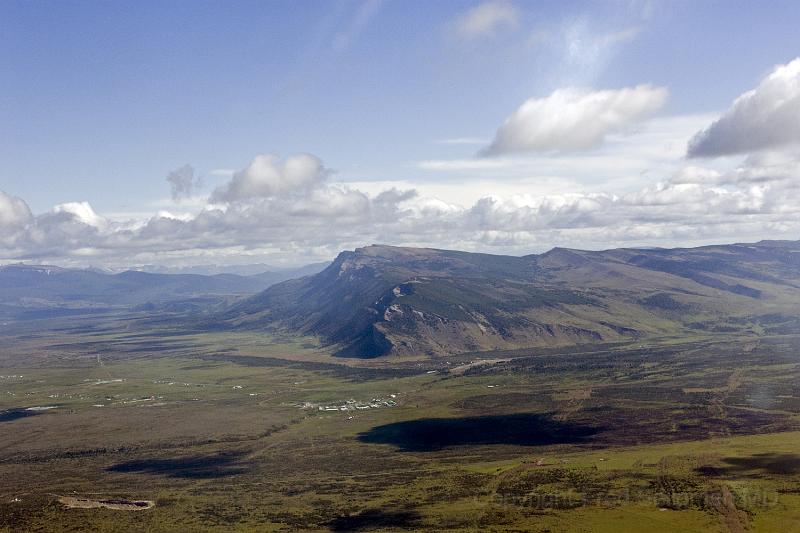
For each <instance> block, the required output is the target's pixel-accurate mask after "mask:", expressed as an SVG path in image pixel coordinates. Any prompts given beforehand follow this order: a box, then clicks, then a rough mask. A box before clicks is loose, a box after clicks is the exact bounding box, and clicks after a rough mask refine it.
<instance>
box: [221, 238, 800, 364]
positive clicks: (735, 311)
mask: <svg viewBox="0 0 800 533" xmlns="http://www.w3.org/2000/svg"><path fill="white" fill-rule="evenodd" d="M798 311H800V243H792V242H762V243H757V244H751V245H727V246H711V247H703V248H695V249H676V250H661V249H657V250H636V249H619V250H609V251H603V252H586V251H580V250H568V249H559V248H557V249H554V250H552V251H550V252H548V253H546V254H542V255H530V256H525V257H511V256H497V255H488V254H472V253H467V252H457V251H447V250H432V249H415V248H399V247H391V246H369V247H365V248H359V249H357V250H355V251H353V252H342V253H341V254H340V255H339V256H338V257H337V258H336V260H335V261H334V262H333V263H332V264H331V265H330V266H329V267H328V268H327V269H325V270H324V271H322V272H321V273H319V274H317V275H314V276H309V277H306V278H302V279H298V280H292V281H288V282H285V283H281V284H278V285H275V286H273V287H271V288H269V289H267V290H266V291H264V292H262V293H260V294H258V295H256V296H254V297H252V298H249V299H246V300H244V301H243V302H240V303H238V304H236V305H234V306H233V307H231V308H230V309H228V311H227V312H226V313H225V314H224V316H222V319H223V320H224V321H225V322H226V323H227V324H228V325H231V326H235V327H238V328H248V329H260V328H288V329H290V330H293V331H297V332H300V333H304V334H313V335H318V336H320V337H322V338H323V339H324V340H325V341H327V342H329V343H331V344H334V345H337V347H338V354H339V355H345V356H357V357H374V356H379V355H385V354H398V355H405V354H428V355H431V356H436V355H446V354H448V353H458V352H466V351H478V350H492V349H512V348H520V347H528V346H538V345H557V344H570V343H578V342H597V341H614V340H623V339H631V338H639V337H643V336H649V335H660V334H675V333H680V332H682V331H690V330H692V329H694V330H697V329H710V327H711V325H716V326H718V327H730V328H740V329H745V328H749V327H753V321H756V322H758V321H759V320H761V321H762V322H763V321H764V320H766V319H763V317H770V318H769V320H772V322H774V323H781V324H782V323H784V322H786V321H790V320H791V316H792V313H794V314H796V313H797V312H798ZM759 317H762V318H759ZM767 325H769V324H767Z"/></svg>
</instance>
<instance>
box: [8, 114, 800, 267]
mask: <svg viewBox="0 0 800 533" xmlns="http://www.w3.org/2000/svg"><path fill="white" fill-rule="evenodd" d="M678 122H679V123H683V122H686V124H691V121H678ZM686 124H684V126H685V125H686ZM663 128H664V129H666V126H663ZM654 129H655V130H656V131H655V132H650V133H649V135H655V136H656V137H657V138H660V136H662V135H664V133H663V132H662V131H661V129H660V128H654ZM668 152H669V150H668ZM309 157H310V158H311V159H307V160H305V161H306V163H309V162H315V164H311V165H310V168H313V169H318V170H319V169H324V168H325V167H324V165H323V164H322V162H321V161H320V160H319V159H318V158H316V157H314V156H309ZM289 159H292V158H289ZM596 161H602V159H599V160H596ZM288 162H289V160H287V162H286V163H280V162H279V161H278V160H277V159H275V158H273V159H272V165H271V166H269V165H268V167H269V168H272V167H277V168H278V169H279V170H280V172H278V175H279V176H283V175H284V174H286V173H287V172H288V173H289V174H292V175H293V176H296V175H302V176H309V175H318V173H315V172H311V171H308V170H306V171H302V172H301V171H299V170H297V169H294V170H288V169H289V168H294V167H293V165H289V164H288ZM562 163H563V162H562ZM612 163H613V158H611V159H609V160H608V161H607V164H608V165H609V172H610V171H611V170H610V169H611V167H612ZM587 164H588V163H587ZM299 166H300V167H304V166H305V165H299ZM589 166H591V164H590V165H589ZM798 167H800V161H798V160H797V159H796V158H790V157H787V156H785V155H782V156H777V155H776V156H769V157H767V156H766V155H765V156H763V157H753V158H750V159H748V160H746V161H744V162H743V163H742V164H741V165H740V166H739V167H736V168H733V169H727V170H724V169H722V170H721V169H718V168H706V167H701V166H692V167H687V168H684V169H677V170H675V171H672V172H670V173H669V174H664V176H665V177H668V178H669V176H671V178H669V179H666V180H660V181H658V182H655V183H653V182H650V183H647V182H645V183H644V184H642V183H641V181H640V182H639V183H640V184H639V186H638V187H636V188H633V189H629V190H620V189H614V188H606V189H604V190H602V189H596V190H589V189H588V188H587V187H583V186H581V185H580V184H579V183H573V184H571V185H570V186H569V187H566V186H564V183H563V181H559V180H556V181H554V182H553V184H552V185H548V186H546V187H539V188H537V183H536V181H535V180H534V181H530V182H529V183H530V186H528V185H525V186H523V187H522V188H519V189H513V188H507V187H496V188H494V189H490V190H492V192H493V194H492V196H485V195H484V196H481V197H475V198H473V199H472V200H470V201H469V202H463V203H456V200H455V195H453V194H449V192H448V191H450V190H452V189H448V188H446V187H443V186H442V185H439V188H438V189H437V188H428V189H425V191H426V192H425V193H422V192H420V191H418V190H415V189H414V188H406V186H405V185H403V186H402V187H403V188H400V186H393V185H392V184H389V183H386V184H384V185H383V186H382V187H373V188H372V189H371V190H370V191H369V192H365V191H364V190H360V189H358V188H357V187H358V184H357V183H353V184H349V185H345V184H342V183H338V184H329V183H325V182H320V181H319V180H318V179H315V180H310V181H309V180H307V179H301V180H299V182H295V181H292V180H289V181H290V182H291V183H292V184H293V185H292V186H291V187H288V188H287V186H286V185H285V184H284V185H281V186H280V187H277V186H275V185H274V184H273V182H272V181H269V182H268V183H271V184H272V185H270V189H269V191H271V193H270V194H253V195H238V196H231V197H229V198H228V199H227V200H226V201H225V202H224V203H220V202H216V203H208V204H206V205H204V206H202V207H201V208H199V209H197V210H195V211H194V212H192V213H180V214H174V213H171V212H167V211H159V212H157V213H155V214H151V215H148V216H146V217H142V218H136V219H134V218H131V219H129V220H124V219H122V218H121V217H120V216H118V215H117V216H114V217H108V216H102V215H100V214H98V213H96V212H95V211H94V209H92V207H91V205H89V204H88V203H86V202H72V203H65V204H60V205H58V206H56V207H55V208H54V209H53V210H51V211H49V212H47V213H44V214H40V215H38V216H33V215H31V214H30V211H29V210H28V209H27V205H25V203H24V202H23V201H22V200H20V199H18V198H13V197H11V196H9V195H6V194H0V217H2V218H0V220H1V221H2V222H0V224H2V226H3V231H2V232H1V233H0V259H3V260H15V259H35V260H39V261H48V262H57V263H65V264H84V265H85V264H89V263H91V264H97V263H100V262H102V263H103V264H105V265H107V266H130V265H136V264H147V263H165V264H168V263H170V262H184V263H185V262H186V261H192V260H198V261H206V262H207V261H209V260H212V261H214V262H226V261H230V260H233V259H234V258H235V259H241V257H243V256H248V257H260V258H261V259H262V260H271V258H274V257H281V258H287V257H290V256H292V255H294V254H302V256H303V257H304V260H306V261H313V260H317V259H326V258H330V257H331V256H333V255H334V254H335V253H336V252H338V251H339V250H341V249H345V248H353V247H356V246H360V245H363V244H365V243H371V242H385V243H388V244H398V245H412V246H414V245H416V246H434V247H439V248H458V249H465V250H476V251H484V252H495V253H514V254H524V253H531V252H537V251H542V250H544V249H547V248H549V247H551V246H555V245H560V246H575V247H581V248H604V247H614V246H639V245H662V246H667V245H671V244H675V245H677V244H680V245H684V246H685V245H690V244H699V243H706V242H709V241H725V240H736V241H742V240H748V239H751V238H752V239H753V240H758V239H761V238H764V237H770V238H781V237H783V238H797V236H798V235H800V184H798V183H797V180H796V179H790V178H789V177H790V176H796V172H797V169H798ZM273 170H274V168H273ZM242 172H244V171H242ZM242 172H240V173H237V177H234V178H232V179H231V183H229V184H228V187H225V188H223V190H224V191H228V190H230V189H231V187H230V185H231V184H233V183H235V182H236V180H237V179H239V180H241V179H243V178H242V177H241V174H242ZM323 173H326V172H323ZM259 175H260V174H259ZM259 183H260V182H259ZM280 183H284V182H283V181H281V182H280ZM485 183H487V184H490V182H485ZM604 183H605V185H604V186H605V187H608V182H604ZM558 184H561V187H560V188H559V186H558ZM453 187H460V188H462V189H463V188H464V187H463V185H461V186H459V185H456V184H454V185H453ZM486 188H488V185H487V187H485V188H484V190H485V189H486ZM276 190H280V191H283V192H281V193H279V194H278V193H274V192H275V191H276ZM515 190H516V191H517V192H515ZM10 206H11V207H10ZM309 254H311V255H309ZM227 258H230V259H227ZM267 258H269V259H267Z"/></svg>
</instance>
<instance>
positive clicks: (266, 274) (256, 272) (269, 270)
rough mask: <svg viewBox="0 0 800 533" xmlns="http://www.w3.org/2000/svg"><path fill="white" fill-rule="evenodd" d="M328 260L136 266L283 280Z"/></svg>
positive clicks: (149, 269)
mask: <svg viewBox="0 0 800 533" xmlns="http://www.w3.org/2000/svg"><path fill="white" fill-rule="evenodd" d="M329 264H330V263H329V262H322V263H311V264H308V265H303V266H300V267H292V268H284V267H276V266H272V265H267V264H264V263H251V264H246V265H215V264H207V265H192V266H185V267H168V266H163V265H144V266H142V267H139V268H137V269H136V270H140V271H142V272H150V273H152V274H199V275H202V276H214V275H216V274H235V275H237V276H259V277H261V278H262V279H266V278H269V279H275V280H276V281H274V282H275V283H277V282H278V281H285V280H287V279H294V278H300V277H303V276H308V275H311V274H316V273H318V272H320V271H322V270H323V269H324V268H325V267H327V266H328V265H329Z"/></svg>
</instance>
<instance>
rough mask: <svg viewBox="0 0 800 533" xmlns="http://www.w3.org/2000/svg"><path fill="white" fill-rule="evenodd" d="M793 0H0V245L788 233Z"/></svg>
mask: <svg viewBox="0 0 800 533" xmlns="http://www.w3.org/2000/svg"><path fill="white" fill-rule="evenodd" d="M797 20H800V3H798V2H794V1H784V2H780V1H765V2H739V1H712V0H701V1H688V0H671V1H666V0H664V1H659V0H608V1H599V2H578V1H569V0H566V1H565V0H559V1H552V2H549V1H544V0H542V1H527V2H526V1H522V0H488V1H481V0H473V1H466V0H464V1H455V0H452V1H450V0H442V1H437V2H430V1H421V0H384V1H381V0H331V1H327V2H319V1H316V0H308V1H306V0H296V1H288V0H287V1H278V0H275V1H257V2H256V1H254V2H248V1H235V0H234V1H230V2H221V1H216V2H210V1H197V0H193V1H183V0H174V1H171V2H156V1H149V0H141V1H136V2H132V1H130V2H123V1H108V2H100V1H69V0H68V1H46V0H39V1H36V2H30V1H17V0H6V1H4V2H0V262H3V263H9V262H19V261H25V262H30V263H49V264H60V265H65V266H105V267H112V268H120V267H132V266H138V265H156V264H157V265H166V266H189V265H196V264H247V263H255V262H266V263H271V264H275V265H281V266H291V265H299V264H305V263H310V262H314V261H319V260H326V259H330V258H332V257H334V256H335V255H336V254H337V253H338V252H339V251H340V250H342V249H352V248H355V247H358V246H364V245H367V244H371V243H385V244H393V245H408V246H429V247H437V248H455V249H462V250H469V251H482V252H488V253H501V254H513V255H522V254H529V253H538V252H543V251H546V250H547V249H549V248H552V247H554V246H565V247H573V248H582V249H603V248H613V247H623V246H625V247H630V246H664V247H673V246H695V245H702V244H709V243H725V242H750V241H757V240H760V239H765V238H769V239H798V238H800V32H798V31H797V28H796V22H797Z"/></svg>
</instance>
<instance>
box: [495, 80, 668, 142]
mask: <svg viewBox="0 0 800 533" xmlns="http://www.w3.org/2000/svg"><path fill="white" fill-rule="evenodd" d="M667 94H668V92H667V90H666V89H665V88H662V87H654V86H652V85H638V86H636V87H629V88H624V89H618V90H605V91H590V90H586V89H577V88H567V89H559V90H557V91H554V92H553V93H552V94H550V95H549V96H546V97H544V98H531V99H529V100H527V101H526V102H525V103H523V104H522V105H521V106H520V107H519V108H518V109H517V110H516V111H515V112H514V113H513V114H512V115H511V116H510V117H509V118H508V119H506V121H505V122H504V123H503V125H502V126H501V127H500V128H499V129H498V130H497V134H496V135H495V137H494V140H493V141H492V143H491V144H490V145H489V146H488V147H487V148H486V149H485V150H483V152H482V154H483V155H487V156H496V155H501V154H508V153H518V152H548V151H578V150H587V149H590V148H595V147H597V146H599V145H600V144H602V142H603V140H604V139H605V137H606V136H607V135H608V134H610V133H614V132H620V131H623V130H624V129H625V128H627V127H629V126H631V125H632V124H634V123H636V122H638V121H640V120H642V119H644V118H645V117H647V116H649V115H651V114H652V113H653V112H655V111H656V110H657V109H659V108H660V107H661V106H662V105H663V104H664V102H665V101H666V99H667Z"/></svg>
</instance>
